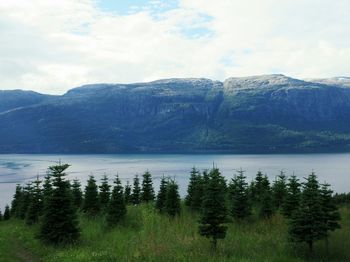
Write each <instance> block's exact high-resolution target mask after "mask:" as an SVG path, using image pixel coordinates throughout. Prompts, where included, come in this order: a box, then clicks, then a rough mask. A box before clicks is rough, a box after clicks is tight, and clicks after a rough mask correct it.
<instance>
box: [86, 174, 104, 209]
mask: <svg viewBox="0 0 350 262" xmlns="http://www.w3.org/2000/svg"><path fill="white" fill-rule="evenodd" d="M82 210H83V212H84V213H86V214H87V215H89V216H96V215H97V214H98V213H99V211H100V204H99V201H98V190H97V185H96V180H95V178H94V176H92V175H91V176H90V177H89V179H88V181H87V185H86V187H85V192H84V203H83V208H82Z"/></svg>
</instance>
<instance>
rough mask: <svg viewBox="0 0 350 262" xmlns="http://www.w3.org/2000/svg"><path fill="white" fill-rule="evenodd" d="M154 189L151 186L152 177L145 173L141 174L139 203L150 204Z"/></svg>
mask: <svg viewBox="0 0 350 262" xmlns="http://www.w3.org/2000/svg"><path fill="white" fill-rule="evenodd" d="M154 198H155V197H154V189H153V184H152V175H151V174H150V173H149V172H148V171H146V172H145V173H144V174H143V180H142V191H141V201H143V202H150V201H153V200H154Z"/></svg>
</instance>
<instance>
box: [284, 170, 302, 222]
mask: <svg viewBox="0 0 350 262" xmlns="http://www.w3.org/2000/svg"><path fill="white" fill-rule="evenodd" d="M299 202H300V183H299V179H298V178H297V177H296V176H295V175H293V176H291V177H290V178H289V179H288V184H287V195H286V198H285V201H284V204H283V206H282V214H283V215H284V216H285V217H287V218H291V216H292V215H293V213H294V211H295V210H297V209H298V207H299Z"/></svg>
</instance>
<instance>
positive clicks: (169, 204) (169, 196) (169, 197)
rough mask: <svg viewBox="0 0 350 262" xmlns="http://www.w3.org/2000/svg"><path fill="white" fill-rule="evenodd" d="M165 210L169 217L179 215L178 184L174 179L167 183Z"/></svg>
mask: <svg viewBox="0 0 350 262" xmlns="http://www.w3.org/2000/svg"><path fill="white" fill-rule="evenodd" d="M165 210H166V212H167V214H168V215H170V216H171V217H174V216H176V215H179V214H180V212H181V199H180V195H179V186H178V185H177V183H176V182H175V181H174V180H171V181H169V182H168V183H167V191H166V200H165Z"/></svg>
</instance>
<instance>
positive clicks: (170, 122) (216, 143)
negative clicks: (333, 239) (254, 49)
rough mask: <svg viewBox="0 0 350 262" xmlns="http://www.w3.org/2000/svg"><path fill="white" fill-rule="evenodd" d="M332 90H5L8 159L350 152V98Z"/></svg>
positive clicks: (243, 84) (312, 85)
mask: <svg viewBox="0 0 350 262" xmlns="http://www.w3.org/2000/svg"><path fill="white" fill-rule="evenodd" d="M344 79H347V78H344ZM332 81H333V80H332ZM332 81H331V80H317V81H316V80H313V81H304V80H298V79H293V78H290V77H287V76H284V75H263V76H252V77H239V78H229V79H227V80H225V81H224V82H223V83H222V82H219V81H212V80H210V79H166V80H158V81H154V82H149V83H135V84H95V85H86V86H82V87H78V88H74V89H72V90H70V91H68V92H67V93H66V94H64V95H62V96H47V95H41V94H37V93H34V92H24V91H1V92H0V152H1V153H129V152H165V153H171V152H236V153H279V152H332V151H350V89H349V88H347V85H346V84H339V83H337V84H335V83H333V82H332ZM341 81H342V82H344V80H341ZM338 82H339V81H338ZM345 82H346V81H345Z"/></svg>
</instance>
